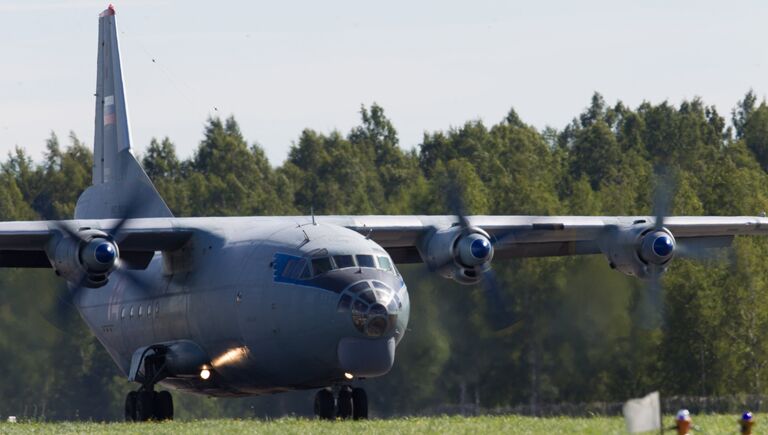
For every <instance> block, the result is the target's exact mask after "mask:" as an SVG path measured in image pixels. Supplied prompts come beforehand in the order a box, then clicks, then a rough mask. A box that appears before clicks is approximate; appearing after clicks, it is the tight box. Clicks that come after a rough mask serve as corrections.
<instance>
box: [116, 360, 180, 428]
mask: <svg viewBox="0 0 768 435" xmlns="http://www.w3.org/2000/svg"><path fill="white" fill-rule="evenodd" d="M142 359H143V360H144V372H143V374H142V377H141V387H139V389H138V390H137V391H131V392H130V393H128V395H126V396H125V421H148V420H154V421H163V420H173V397H171V393H169V392H167V391H155V385H156V384H157V383H158V382H160V381H161V380H162V379H163V378H164V374H165V359H164V356H163V355H158V354H155V353H153V354H151V355H146V356H143V357H142Z"/></svg>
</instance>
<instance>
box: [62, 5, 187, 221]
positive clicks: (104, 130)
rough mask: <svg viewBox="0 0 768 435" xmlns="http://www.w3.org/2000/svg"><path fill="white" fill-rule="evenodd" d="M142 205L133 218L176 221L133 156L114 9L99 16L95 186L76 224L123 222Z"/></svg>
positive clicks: (78, 209)
mask: <svg viewBox="0 0 768 435" xmlns="http://www.w3.org/2000/svg"><path fill="white" fill-rule="evenodd" d="M136 203H140V204H141V207H140V211H138V212H135V213H133V214H132V215H131V217H172V216H173V214H172V213H171V211H170V210H169V209H168V206H167V205H166V204H165V201H163V199H162V198H161V197H160V194H159V193H157V190H156V189H155V186H154V185H152V181H150V179H149V177H148V176H147V174H146V173H145V172H144V170H143V169H142V168H141V166H140V165H139V162H138V161H136V158H135V157H134V156H133V154H132V153H131V128H130V124H129V122H128V108H127V105H126V102H125V90H124V89H123V74H122V68H121V65H120V49H119V47H118V42H117V26H116V24H115V9H114V7H113V6H112V5H109V8H107V9H106V10H105V11H104V12H102V13H101V14H100V15H99V55H98V66H97V75H96V134H95V137H94V139H93V185H92V186H90V187H89V188H88V189H86V190H85V192H83V194H82V195H80V198H79V199H78V201H77V206H76V207H75V218H76V219H109V218H121V217H125V216H126V213H127V212H128V208H129V207H130V205H131V204H136Z"/></svg>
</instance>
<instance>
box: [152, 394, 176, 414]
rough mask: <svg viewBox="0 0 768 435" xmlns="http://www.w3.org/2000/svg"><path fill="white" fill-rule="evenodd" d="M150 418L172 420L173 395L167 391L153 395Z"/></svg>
mask: <svg viewBox="0 0 768 435" xmlns="http://www.w3.org/2000/svg"><path fill="white" fill-rule="evenodd" d="M153 405H154V406H153V411H154V412H153V414H154V415H153V416H152V418H153V419H155V420H157V421H163V420H173V397H171V393H169V392H167V391H160V392H159V393H157V394H156V395H155V400H154V404H153Z"/></svg>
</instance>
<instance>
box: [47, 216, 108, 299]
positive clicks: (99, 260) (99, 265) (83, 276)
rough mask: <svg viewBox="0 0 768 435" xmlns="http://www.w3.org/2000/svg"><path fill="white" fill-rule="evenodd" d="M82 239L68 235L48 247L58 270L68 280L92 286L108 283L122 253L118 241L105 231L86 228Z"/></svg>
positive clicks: (54, 267)
mask: <svg viewBox="0 0 768 435" xmlns="http://www.w3.org/2000/svg"><path fill="white" fill-rule="evenodd" d="M79 236H80V237H81V238H80V239H77V238H74V237H71V236H68V235H65V236H63V237H61V238H59V239H57V240H56V239H55V240H53V241H52V242H51V244H50V245H49V246H48V248H47V249H46V253H47V255H48V259H49V260H50V262H51V265H52V266H53V269H54V270H55V271H56V274H57V275H59V276H61V277H63V278H64V279H66V280H67V281H69V282H71V283H74V284H78V285H82V286H85V287H90V288H98V287H101V286H103V285H104V284H106V283H107V281H108V279H109V274H110V272H112V270H114V268H115V265H116V263H117V259H118V258H119V256H120V253H119V251H118V248H117V244H116V243H115V242H114V241H112V240H111V238H110V237H109V236H108V235H107V234H106V233H104V232H102V231H98V230H85V231H82V232H80V233H79Z"/></svg>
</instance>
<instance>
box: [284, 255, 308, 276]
mask: <svg viewBox="0 0 768 435" xmlns="http://www.w3.org/2000/svg"><path fill="white" fill-rule="evenodd" d="M306 268H307V260H305V259H303V258H296V257H293V258H288V259H287V260H286V261H285V264H284V265H283V268H282V270H280V271H279V275H280V276H281V277H282V278H288V279H296V278H299V277H301V278H303V276H302V271H303V270H304V269H306Z"/></svg>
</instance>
